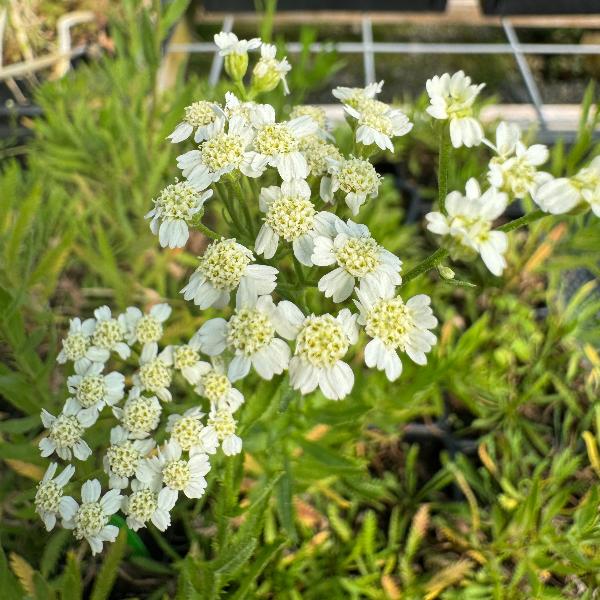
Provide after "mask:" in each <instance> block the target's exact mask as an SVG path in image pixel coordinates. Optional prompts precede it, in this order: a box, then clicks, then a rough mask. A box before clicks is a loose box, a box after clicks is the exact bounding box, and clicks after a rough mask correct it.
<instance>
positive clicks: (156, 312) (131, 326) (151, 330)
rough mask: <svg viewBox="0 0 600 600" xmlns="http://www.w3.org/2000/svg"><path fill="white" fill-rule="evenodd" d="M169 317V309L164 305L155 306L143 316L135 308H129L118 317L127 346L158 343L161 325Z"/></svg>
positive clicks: (161, 332) (161, 333) (161, 329)
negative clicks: (123, 329)
mask: <svg viewBox="0 0 600 600" xmlns="http://www.w3.org/2000/svg"><path fill="white" fill-rule="evenodd" d="M170 315H171V307H170V306H169V305H168V304H166V303H162V304H155V305H154V306H153V307H152V308H151V309H150V312H149V313H148V314H144V313H143V312H142V311H141V310H140V309H139V308H137V307H136V306H130V307H129V308H127V310H126V311H125V312H124V313H123V314H122V315H120V317H119V321H120V322H121V325H123V326H124V327H125V336H126V339H127V343H128V344H130V345H133V344H135V343H136V342H139V343H140V344H144V345H145V344H150V343H152V342H159V341H160V339H161V338H162V336H163V324H164V322H165V321H166V320H167V319H168V318H169V316H170Z"/></svg>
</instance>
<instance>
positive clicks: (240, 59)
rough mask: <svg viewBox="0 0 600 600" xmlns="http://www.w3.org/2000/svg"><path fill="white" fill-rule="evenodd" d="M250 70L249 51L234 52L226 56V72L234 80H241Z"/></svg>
mask: <svg viewBox="0 0 600 600" xmlns="http://www.w3.org/2000/svg"><path fill="white" fill-rule="evenodd" d="M247 70H248V53H247V52H243V53H238V52H232V53H231V54H228V55H227V56H226V57H225V72H226V73H227V75H229V77H231V79H233V81H241V80H242V79H243V78H244V75H246V71H247Z"/></svg>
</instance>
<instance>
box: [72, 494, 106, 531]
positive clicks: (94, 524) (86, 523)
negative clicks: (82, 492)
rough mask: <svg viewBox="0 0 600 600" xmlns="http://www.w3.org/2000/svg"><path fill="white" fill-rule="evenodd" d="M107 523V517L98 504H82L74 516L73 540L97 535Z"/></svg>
mask: <svg viewBox="0 0 600 600" xmlns="http://www.w3.org/2000/svg"><path fill="white" fill-rule="evenodd" d="M107 523H108V516H107V515H105V514H104V511H103V510H102V506H101V505H100V503H99V502H87V503H84V504H82V505H81V506H80V507H79V510H78V511H77V514H76V515H75V531H74V535H75V538H76V539H78V540H80V539H82V538H84V537H88V536H92V535H97V534H98V533H100V531H102V528H103V527H104V526H105V525H106V524H107Z"/></svg>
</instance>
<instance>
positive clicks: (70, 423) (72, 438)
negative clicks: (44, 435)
mask: <svg viewBox="0 0 600 600" xmlns="http://www.w3.org/2000/svg"><path fill="white" fill-rule="evenodd" d="M82 434H83V426H82V425H81V423H80V422H79V421H78V420H77V418H76V417H74V416H71V415H59V416H58V418H57V419H56V420H55V421H54V423H52V425H50V433H49V437H50V439H51V440H52V441H53V442H54V443H55V444H56V446H57V447H58V448H71V447H72V446H74V445H75V444H76V443H77V442H78V441H79V440H80V439H81V436H82Z"/></svg>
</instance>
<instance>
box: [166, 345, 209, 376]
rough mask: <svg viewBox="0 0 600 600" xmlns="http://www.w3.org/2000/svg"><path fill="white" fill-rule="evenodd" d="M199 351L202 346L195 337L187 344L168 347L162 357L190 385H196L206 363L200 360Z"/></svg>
mask: <svg viewBox="0 0 600 600" xmlns="http://www.w3.org/2000/svg"><path fill="white" fill-rule="evenodd" d="M199 350H200V344H199V343H198V341H197V340H196V337H195V336H194V337H193V338H192V339H191V340H190V341H189V342H188V343H187V344H181V345H180V346H167V347H166V348H165V349H164V350H163V351H162V353H161V355H162V356H164V357H165V360H167V362H168V363H169V364H171V365H173V368H174V369H175V370H177V371H179V372H180V373H181V374H182V375H183V377H184V378H185V380H186V381H187V382H188V383H191V384H192V385H196V384H197V383H198V380H199V379H200V377H201V376H202V373H204V370H205V369H204V366H203V365H204V363H203V361H201V360H200V354H199Z"/></svg>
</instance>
